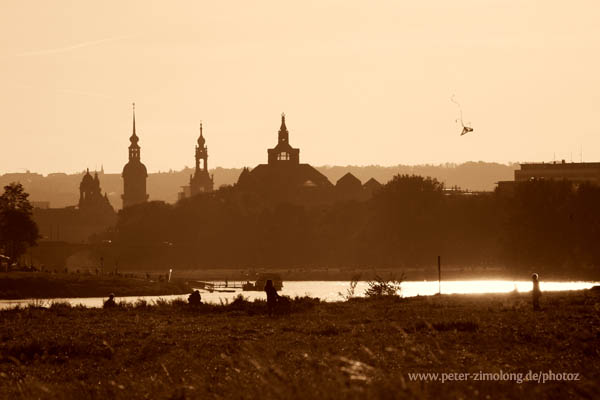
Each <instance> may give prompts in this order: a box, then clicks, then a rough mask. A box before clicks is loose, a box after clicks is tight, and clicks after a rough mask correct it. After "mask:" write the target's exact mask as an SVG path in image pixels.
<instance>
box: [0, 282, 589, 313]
mask: <svg viewBox="0 0 600 400" xmlns="http://www.w3.org/2000/svg"><path fill="white" fill-rule="evenodd" d="M597 284H599V283H598V282H541V283H540V288H541V290H542V291H564V290H581V289H589V288H591V287H592V286H594V285H597ZM349 287H350V284H349V282H347V281H287V282H284V285H283V290H282V291H281V292H280V294H282V295H286V296H291V297H295V296H310V297H318V298H320V299H321V300H323V301H339V300H342V297H341V296H340V294H339V293H340V292H341V293H346V289H348V288H349ZM367 288H368V283H367V282H358V284H357V285H356V291H355V296H357V297H359V296H363V295H364V292H365V290H366V289H367ZM515 288H516V289H517V290H518V291H519V292H529V291H531V288H532V285H531V281H504V280H478V281H446V282H442V294H453V293H463V294H467V293H507V292H511V291H513V290H515ZM437 292H438V282H437V281H418V282H415V281H407V282H403V283H402V293H401V295H402V296H404V297H412V296H428V295H432V294H436V293H437ZM240 293H241V294H243V296H244V297H245V298H248V299H250V300H254V299H266V295H265V293H264V292H243V291H241V290H236V291H235V292H231V293H223V292H213V293H209V292H206V291H201V295H202V301H203V302H205V303H214V304H219V303H225V302H230V301H232V300H233V299H234V298H235V297H236V296H237V295H238V294H240ZM187 296H188V295H187V294H185V295H172V296H128V297H118V298H117V301H118V302H121V301H123V302H126V303H135V302H136V301H138V299H142V300H145V301H147V302H148V303H150V304H151V303H152V302H153V301H156V300H158V299H164V300H173V299H181V300H185V301H187ZM105 299H106V298H101V297H87V298H66V299H45V300H33V299H23V300H0V309H2V308H11V307H15V306H26V305H28V304H36V305H40V306H42V307H49V306H50V305H51V304H52V303H53V302H68V303H70V304H71V305H83V306H85V307H91V308H97V307H102V302H103V301H104V300H105Z"/></svg>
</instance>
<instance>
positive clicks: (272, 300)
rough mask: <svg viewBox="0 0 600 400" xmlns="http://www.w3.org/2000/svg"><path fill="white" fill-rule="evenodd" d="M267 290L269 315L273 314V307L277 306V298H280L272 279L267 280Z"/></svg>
mask: <svg viewBox="0 0 600 400" xmlns="http://www.w3.org/2000/svg"><path fill="white" fill-rule="evenodd" d="M265 292H266V293H267V311H268V313H269V316H271V315H273V309H274V308H275V304H276V303H277V299H279V295H278V294H277V290H276V289H275V286H273V281H272V280H271V279H269V280H267V283H266V284H265Z"/></svg>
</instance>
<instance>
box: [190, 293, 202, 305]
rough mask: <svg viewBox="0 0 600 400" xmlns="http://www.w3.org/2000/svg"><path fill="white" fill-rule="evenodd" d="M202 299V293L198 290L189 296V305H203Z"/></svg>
mask: <svg viewBox="0 0 600 400" xmlns="http://www.w3.org/2000/svg"><path fill="white" fill-rule="evenodd" d="M201 300H202V298H201V296H200V291H198V290H194V291H193V292H192V293H191V294H190V295H189V296H188V303H189V305H190V306H198V305H200V304H201V303H202V301H201Z"/></svg>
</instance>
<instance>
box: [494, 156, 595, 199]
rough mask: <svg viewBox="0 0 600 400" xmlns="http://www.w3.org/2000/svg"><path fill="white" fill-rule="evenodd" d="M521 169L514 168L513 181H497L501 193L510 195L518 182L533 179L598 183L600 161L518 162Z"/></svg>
mask: <svg viewBox="0 0 600 400" xmlns="http://www.w3.org/2000/svg"><path fill="white" fill-rule="evenodd" d="M520 167H521V169H517V170H515V172H514V174H515V180H514V181H500V182H497V183H496V184H497V185H498V186H497V190H498V192H500V193H502V194H507V195H512V194H513V193H514V191H515V185H516V184H517V183H518V182H527V181H530V180H533V179H545V180H567V181H571V182H574V183H583V182H588V183H592V184H594V185H600V163H599V162H593V163H584V162H581V163H574V162H570V163H568V162H566V161H565V160H562V161H561V162H559V163H558V162H552V163H528V164H520Z"/></svg>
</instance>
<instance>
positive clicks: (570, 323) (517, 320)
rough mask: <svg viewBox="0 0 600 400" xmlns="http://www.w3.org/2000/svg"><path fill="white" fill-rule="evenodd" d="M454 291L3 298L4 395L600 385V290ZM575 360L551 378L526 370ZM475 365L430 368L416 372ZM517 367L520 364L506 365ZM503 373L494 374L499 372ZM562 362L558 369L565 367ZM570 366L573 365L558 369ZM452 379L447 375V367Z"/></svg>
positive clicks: (292, 393)
mask: <svg viewBox="0 0 600 400" xmlns="http://www.w3.org/2000/svg"><path fill="white" fill-rule="evenodd" d="M542 307H543V311H541V312H533V311H532V310H531V305H530V296H529V295H526V294H516V293H512V294H503V295H449V296H445V295H444V296H430V297H414V298H407V299H400V298H391V299H383V300H373V299H355V300H351V301H348V302H341V303H320V302H318V301H316V300H310V299H306V298H305V299H299V300H297V301H293V302H292V304H291V308H290V313H289V314H285V315H279V316H276V317H273V318H269V317H267V316H266V315H265V308H266V307H265V304H264V302H261V301H258V302H253V303H248V302H244V301H236V302H234V303H233V304H229V305H226V306H217V305H203V306H201V307H200V308H197V309H191V308H190V307H188V306H187V305H186V304H185V303H184V302H181V301H180V302H175V303H174V304H166V303H164V302H159V303H158V304H157V305H155V306H152V307H149V306H147V305H144V304H143V303H140V304H138V306H135V307H134V306H126V307H118V308H116V309H109V310H102V309H85V308H79V307H77V308H71V307H67V306H61V305H54V306H52V307H50V308H49V309H40V308H33V307H30V308H26V309H18V310H7V311H0V316H1V318H0V332H1V335H2V336H1V338H0V339H1V340H0V355H1V358H0V393H2V396H3V397H5V398H17V397H24V398H38V397H41V398H50V399H59V398H117V399H130V398H165V399H166V398H178V399H182V398H232V397H234V398H240V397H244V398H259V397H260V398H262V399H278V398H298V399H300V398H302V399H304V398H332V399H333V398H340V397H341V398H365V397H370V398H397V397H405V398H423V399H424V398H461V397H462V398H486V396H488V395H489V396H491V398H498V397H500V398H536V397H537V398H539V397H549V396H550V397H555V398H567V397H588V398H593V397H594V396H595V394H596V393H597V392H598V390H600V383H599V382H600V362H599V361H600V353H599V350H598V349H599V348H600V318H599V312H600V296H599V295H598V294H597V291H595V290H586V291H579V292H561V293H544V296H543V297H542ZM529 370H531V371H533V372H536V373H537V372H540V371H541V372H542V373H546V374H548V373H549V371H552V372H553V373H555V374H556V373H567V374H571V375H565V377H567V378H570V379H577V380H569V381H566V380H560V381H557V380H549V381H547V382H545V383H537V382H523V383H520V384H519V383H517V382H516V381H515V380H507V379H505V380H500V381H498V380H485V381H484V380H481V379H478V380H475V377H481V376H485V375H481V374H480V372H481V373H492V374H493V373H497V374H499V373H500V371H502V373H503V374H504V375H499V376H498V377H502V376H504V377H505V378H509V377H510V376H512V377H514V378H515V379H517V378H518V374H523V377H524V376H525V375H526V374H527V373H528V372H529ZM428 372H429V373H438V374H442V373H454V372H456V373H469V374H473V375H470V376H469V378H467V380H465V381H460V382H457V381H447V382H445V383H443V384H442V383H439V381H438V382H433V381H432V380H433V379H434V378H433V375H431V376H430V377H429V379H428V380H426V379H425V380H424V379H420V380H419V379H416V378H415V377H414V376H412V377H411V375H409V373H410V374H412V373H428ZM506 374H512V375H506ZM492 377H493V376H492ZM556 377H557V375H554V379H556ZM561 377H563V375H561ZM438 379H441V375H438Z"/></svg>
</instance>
